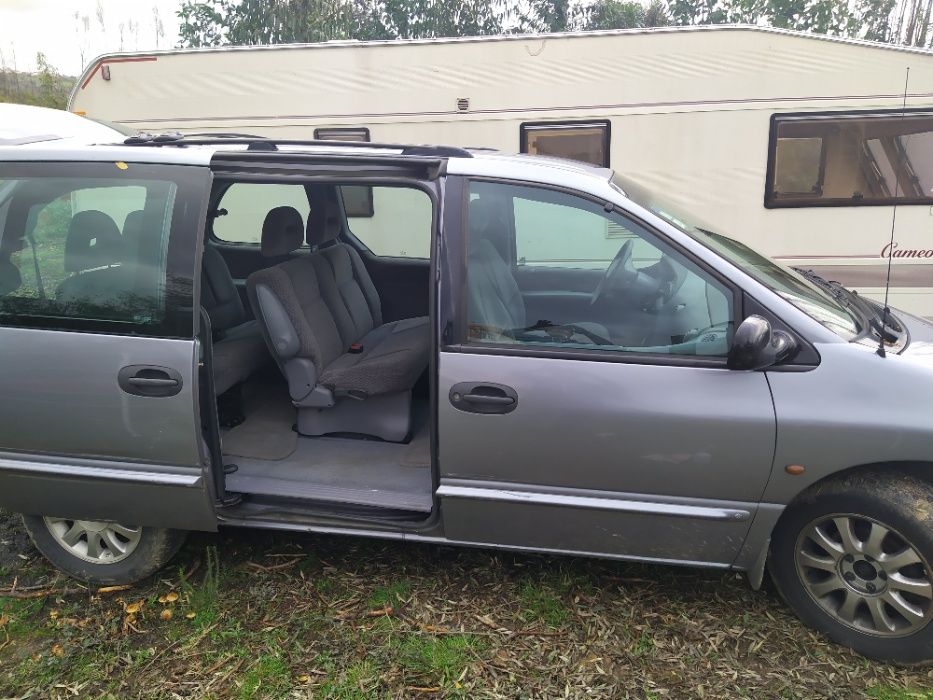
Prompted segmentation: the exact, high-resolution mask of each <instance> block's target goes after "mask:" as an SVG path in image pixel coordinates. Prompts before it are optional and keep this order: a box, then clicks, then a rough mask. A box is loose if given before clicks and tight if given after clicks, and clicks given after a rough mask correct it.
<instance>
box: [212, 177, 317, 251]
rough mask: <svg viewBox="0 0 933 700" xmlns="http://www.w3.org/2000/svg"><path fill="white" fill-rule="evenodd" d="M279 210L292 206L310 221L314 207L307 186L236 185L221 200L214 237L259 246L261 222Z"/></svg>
mask: <svg viewBox="0 0 933 700" xmlns="http://www.w3.org/2000/svg"><path fill="white" fill-rule="evenodd" d="M276 207H293V208H295V209H297V210H298V213H299V214H301V219H302V221H305V222H307V221H308V214H309V213H310V210H311V207H310V205H309V204H308V193H307V191H306V190H305V188H304V185H277V184H260V183H253V182H237V183H234V184H232V185H230V187H228V188H227V190H226V192H224V194H223V196H222V197H221V198H220V204H219V205H218V207H217V215H216V216H215V217H214V219H213V232H214V237H215V238H217V239H218V240H220V241H223V242H224V243H249V244H252V245H259V243H260V241H261V240H262V223H263V221H265V219H266V215H267V214H268V213H269V212H270V211H271V210H273V209H275V208H276Z"/></svg>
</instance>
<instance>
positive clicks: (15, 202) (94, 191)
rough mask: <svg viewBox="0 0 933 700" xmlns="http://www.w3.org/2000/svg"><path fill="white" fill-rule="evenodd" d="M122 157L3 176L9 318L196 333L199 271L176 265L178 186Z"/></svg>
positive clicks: (0, 318)
mask: <svg viewBox="0 0 933 700" xmlns="http://www.w3.org/2000/svg"><path fill="white" fill-rule="evenodd" d="M119 165H123V166H124V167H125V168H127V170H128V174H127V176H125V177H113V178H109V177H87V176H77V177H44V176H35V177H33V176H23V177H10V178H8V179H6V180H5V181H4V182H3V183H2V184H0V325H28V326H41V327H46V328H75V327H78V328H88V329H94V328H95V327H99V326H100V325H101V324H103V325H104V326H105V328H106V330H108V331H113V332H118V333H119V332H126V333H133V332H144V333H147V334H151V335H179V336H185V337H187V336H190V334H191V332H192V326H191V314H192V312H191V281H190V278H189V277H190V274H189V273H186V274H185V275H177V274H175V273H177V269H175V270H174V271H170V270H169V239H170V237H171V231H172V226H173V220H174V218H175V209H176V200H177V199H178V197H179V186H178V184H177V183H176V182H173V181H171V180H169V179H144V178H143V177H142V175H144V174H145V173H143V172H142V170H146V171H151V170H152V169H154V168H156V166H142V167H141V172H140V174H139V176H135V177H134V174H135V173H134V170H136V166H126V165H125V164H122V163H121V164H119ZM37 167H39V166H37ZM89 167H90V168H96V169H97V170H100V169H101V168H102V166H89ZM110 167H111V168H113V166H112V165H111V166H110ZM59 169H60V170H65V169H67V167H66V166H59ZM73 169H74V168H72V170H73ZM113 169H114V170H117V169H116V168H113ZM118 172H119V171H118ZM186 252H187V253H188V254H189V256H190V253H191V252H192V251H186ZM183 265H192V266H193V263H191V262H190V260H186V261H185V262H184V263H183ZM182 317H184V319H182ZM95 324H96V325H95ZM101 330H104V328H101Z"/></svg>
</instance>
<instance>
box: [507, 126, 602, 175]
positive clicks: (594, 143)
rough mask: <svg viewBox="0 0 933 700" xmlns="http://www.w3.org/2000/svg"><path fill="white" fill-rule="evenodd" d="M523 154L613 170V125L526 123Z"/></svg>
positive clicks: (523, 136)
mask: <svg viewBox="0 0 933 700" xmlns="http://www.w3.org/2000/svg"><path fill="white" fill-rule="evenodd" d="M521 151H522V153H531V154H535V155H542V156H555V157H557V158H568V159H570V160H579V161H582V162H584V163H590V164H592V165H598V166H600V167H604V168H607V167H609V122H586V123H582V122H564V123H558V122H547V123H542V124H522V126H521Z"/></svg>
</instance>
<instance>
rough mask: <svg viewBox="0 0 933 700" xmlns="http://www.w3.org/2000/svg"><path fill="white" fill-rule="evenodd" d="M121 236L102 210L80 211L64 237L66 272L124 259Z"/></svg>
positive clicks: (111, 220) (110, 263)
mask: <svg viewBox="0 0 933 700" xmlns="http://www.w3.org/2000/svg"><path fill="white" fill-rule="evenodd" d="M123 248H124V246H123V236H121V235H120V229H119V228H117V224H116V222H114V220H113V219H111V218H110V217H109V216H107V215H106V214H105V213H104V212H102V211H97V210H95V209H92V210H89V211H79V212H78V213H77V214H75V215H74V217H73V218H72V219H71V224H69V226H68V235H67V237H66V238H65V272H82V271H84V270H93V269H95V268H98V267H108V266H109V265H115V264H117V263H120V262H122V261H123V257H124V249H123Z"/></svg>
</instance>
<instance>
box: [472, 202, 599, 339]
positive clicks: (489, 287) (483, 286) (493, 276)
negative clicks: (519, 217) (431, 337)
mask: <svg viewBox="0 0 933 700" xmlns="http://www.w3.org/2000/svg"><path fill="white" fill-rule="evenodd" d="M506 232H507V229H506V228H505V225H504V224H503V223H502V222H501V220H500V219H499V217H498V210H497V208H496V206H495V203H492V202H487V201H485V200H483V199H474V200H473V201H472V202H470V237H471V241H470V254H469V257H468V259H467V281H468V287H469V289H468V294H467V304H468V307H467V319H468V323H469V324H470V327H471V332H478V333H480V334H481V335H483V336H484V337H490V336H493V337H495V336H497V335H499V336H501V337H508V336H510V334H509V333H507V332H508V331H518V330H522V329H528V326H529V325H531V324H529V323H528V319H527V317H526V315H525V300H524V299H523V298H522V293H521V289H520V288H519V286H518V283H517V282H516V281H515V277H514V276H513V275H512V270H511V268H510V267H509V264H508V263H507V262H506V261H505V260H504V259H503V257H502V255H501V254H500V252H499V245H501V240H502V237H503V236H504V235H506ZM571 325H573V326H576V327H577V328H579V329H582V330H583V331H585V332H586V333H588V334H589V335H591V336H593V337H595V338H599V339H604V340H606V341H608V342H611V340H610V336H609V331H608V330H607V329H606V327H605V326H603V325H601V324H599V323H594V322H592V321H578V322H574V323H573V324H571ZM536 334H540V335H541V337H542V340H544V339H547V337H548V336H547V334H546V333H545V332H544V331H543V330H542V331H533V330H526V332H525V335H529V336H532V337H534V336H535V335H536ZM573 339H574V340H575V341H578V342H580V343H581V344H585V343H592V342H594V341H593V338H591V337H588V336H587V335H586V334H584V333H574V335H573Z"/></svg>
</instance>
